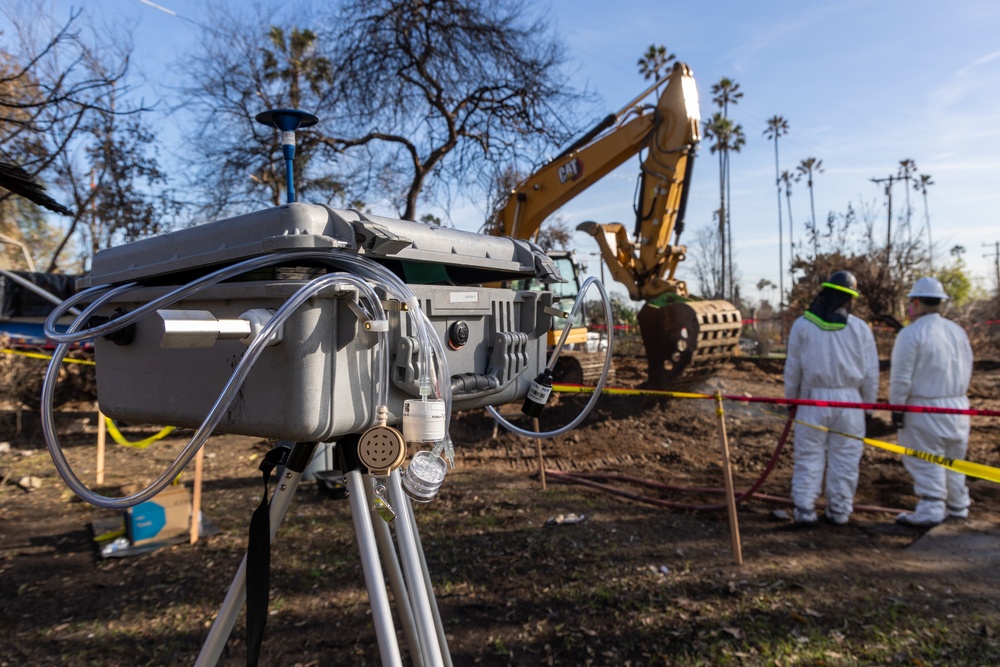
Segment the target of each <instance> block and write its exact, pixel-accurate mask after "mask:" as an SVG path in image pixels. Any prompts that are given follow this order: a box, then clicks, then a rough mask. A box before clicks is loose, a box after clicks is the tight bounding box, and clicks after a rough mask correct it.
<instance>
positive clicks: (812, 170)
mask: <svg viewBox="0 0 1000 667" xmlns="http://www.w3.org/2000/svg"><path fill="white" fill-rule="evenodd" d="M795 170H796V171H797V172H799V175H798V176H797V177H796V178H795V180H799V179H800V178H803V177H805V179H806V185H808V186H809V208H810V209H811V210H812V226H813V230H814V234H813V255H816V254H818V253H819V246H818V243H819V241H818V240H817V238H816V234H815V230H816V202H815V200H814V199H813V174H822V173H823V161H822V160H818V159H816V158H814V157H807V158H805V159H804V160H802V161H801V162H799V165H798V166H797V167H796V168H795Z"/></svg>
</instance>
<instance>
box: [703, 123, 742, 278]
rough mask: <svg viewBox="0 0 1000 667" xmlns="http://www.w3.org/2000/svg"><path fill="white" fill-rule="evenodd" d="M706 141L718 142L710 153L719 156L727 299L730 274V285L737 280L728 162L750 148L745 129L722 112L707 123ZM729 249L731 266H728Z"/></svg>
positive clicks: (722, 239) (722, 241)
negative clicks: (746, 146) (747, 147)
mask: <svg viewBox="0 0 1000 667" xmlns="http://www.w3.org/2000/svg"><path fill="white" fill-rule="evenodd" d="M705 137H706V138H708V139H713V140H714V143H712V144H711V145H710V150H711V152H712V153H718V154H719V241H720V243H721V245H722V275H723V280H722V294H723V295H725V294H726V293H727V292H726V289H725V287H726V280H725V275H726V273H727V270H728V273H729V279H730V283H732V276H733V258H732V238H731V232H732V228H731V227H730V226H729V224H728V223H729V220H730V217H729V207H728V206H727V200H728V195H729V192H728V189H727V187H726V186H727V184H728V179H727V178H726V176H727V173H728V168H729V159H728V158H729V153H730V152H734V153H738V152H739V151H740V148H742V147H743V146H744V145H745V144H746V135H745V134H744V133H743V126H742V125H739V124H737V123H733V122H732V121H731V120H729V119H728V118H726V117H725V116H723V114H722V112H721V111H716V112H715V113H714V114H712V117H711V118H710V119H709V120H706V121H705ZM727 241H728V242H727ZM727 248H728V253H729V262H728V263H727V262H726V253H727ZM729 292H730V293H732V292H733V285H732V284H730V290H729Z"/></svg>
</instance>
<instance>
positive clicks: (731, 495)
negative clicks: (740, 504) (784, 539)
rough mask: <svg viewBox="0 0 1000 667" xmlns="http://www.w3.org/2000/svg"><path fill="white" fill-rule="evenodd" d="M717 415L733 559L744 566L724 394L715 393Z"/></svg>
mask: <svg viewBox="0 0 1000 667" xmlns="http://www.w3.org/2000/svg"><path fill="white" fill-rule="evenodd" d="M715 414H716V415H718V417H719V439H720V440H721V442H722V474H723V477H724V478H725V480H726V508H727V509H728V510H729V536H730V539H731V541H732V543H733V558H735V559H736V564H737V565H743V547H741V546H740V524H739V519H737V516H736V493H735V492H734V491H733V468H732V465H731V464H730V462H729V439H728V438H727V437H726V415H725V413H724V412H723V410H722V392H720V391H716V392H715Z"/></svg>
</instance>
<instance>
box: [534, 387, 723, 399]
mask: <svg viewBox="0 0 1000 667" xmlns="http://www.w3.org/2000/svg"><path fill="white" fill-rule="evenodd" d="M594 389H595V388H594V387H586V386H584V385H579V384H553V385H552V390H553V391H557V392H559V393H563V394H592V393H594ZM601 393H602V394H610V395H612V396H669V397H670V398H715V397H714V396H712V395H711V394H692V393H688V392H683V391H662V390H659V389H622V388H618V387H605V388H604V389H602V390H601Z"/></svg>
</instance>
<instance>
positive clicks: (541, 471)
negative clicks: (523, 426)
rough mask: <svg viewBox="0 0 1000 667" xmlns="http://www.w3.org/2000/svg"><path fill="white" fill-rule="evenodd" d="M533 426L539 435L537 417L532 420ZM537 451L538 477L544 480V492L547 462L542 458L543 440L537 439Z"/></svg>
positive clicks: (543, 488)
mask: <svg viewBox="0 0 1000 667" xmlns="http://www.w3.org/2000/svg"><path fill="white" fill-rule="evenodd" d="M531 423H532V425H534V427H535V433H539V432H540V431H541V429H539V428H538V418H537V417H535V418H533V419H532V420H531ZM535 451H537V452H538V476H539V477H540V478H541V479H542V491H544V490H545V488H546V487H545V460H544V459H543V458H542V439H541V438H535Z"/></svg>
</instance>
